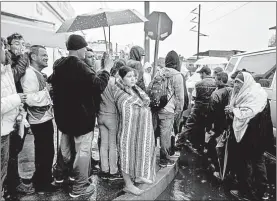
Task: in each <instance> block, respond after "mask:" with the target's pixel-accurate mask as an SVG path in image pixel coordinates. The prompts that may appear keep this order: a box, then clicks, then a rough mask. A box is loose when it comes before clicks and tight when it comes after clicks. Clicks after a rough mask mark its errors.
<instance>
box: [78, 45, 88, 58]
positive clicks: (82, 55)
mask: <svg viewBox="0 0 277 201" xmlns="http://www.w3.org/2000/svg"><path fill="white" fill-rule="evenodd" d="M86 51H87V48H86V47H84V48H82V49H79V50H77V55H78V57H79V58H80V59H85V57H86Z"/></svg>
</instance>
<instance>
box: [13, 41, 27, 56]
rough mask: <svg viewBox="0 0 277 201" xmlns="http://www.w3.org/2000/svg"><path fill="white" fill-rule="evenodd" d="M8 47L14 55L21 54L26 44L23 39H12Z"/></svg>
mask: <svg viewBox="0 0 277 201" xmlns="http://www.w3.org/2000/svg"><path fill="white" fill-rule="evenodd" d="M9 49H10V50H11V52H13V53H14V54H15V55H16V56H18V55H21V54H23V53H24V52H25V49H26V46H25V41H24V40H23V39H21V40H18V39H13V40H12V42H11V44H10V45H9Z"/></svg>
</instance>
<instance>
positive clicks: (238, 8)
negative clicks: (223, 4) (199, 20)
mask: <svg viewBox="0 0 277 201" xmlns="http://www.w3.org/2000/svg"><path fill="white" fill-rule="evenodd" d="M249 3H251V2H247V3H245V4H243V5H241V6H239V7H238V8H236V9H234V10H232V11H231V12H229V13H226V14H225V15H223V16H221V17H219V18H217V19H215V20H213V21H211V22H209V23H208V24H212V23H214V22H216V21H218V20H221V19H222V18H224V17H226V16H227V15H229V14H231V13H233V12H235V11H237V10H238V9H240V8H242V7H243V6H245V5H247V4H249Z"/></svg>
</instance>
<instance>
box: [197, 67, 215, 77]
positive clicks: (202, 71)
mask: <svg viewBox="0 0 277 201" xmlns="http://www.w3.org/2000/svg"><path fill="white" fill-rule="evenodd" d="M197 73H206V74H207V75H210V74H211V73H212V72H211V69H210V68H209V67H208V66H204V67H203V68H201V70H199V71H197Z"/></svg>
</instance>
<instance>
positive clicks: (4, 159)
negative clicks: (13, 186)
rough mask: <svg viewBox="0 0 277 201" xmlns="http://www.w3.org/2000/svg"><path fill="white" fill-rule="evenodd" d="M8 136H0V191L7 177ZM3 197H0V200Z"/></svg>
mask: <svg viewBox="0 0 277 201" xmlns="http://www.w3.org/2000/svg"><path fill="white" fill-rule="evenodd" d="M9 148H10V135H6V136H1V191H2V188H3V183H4V180H5V178H6V176H7V170H8V162H9ZM2 196H3V195H1V198H2Z"/></svg>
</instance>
